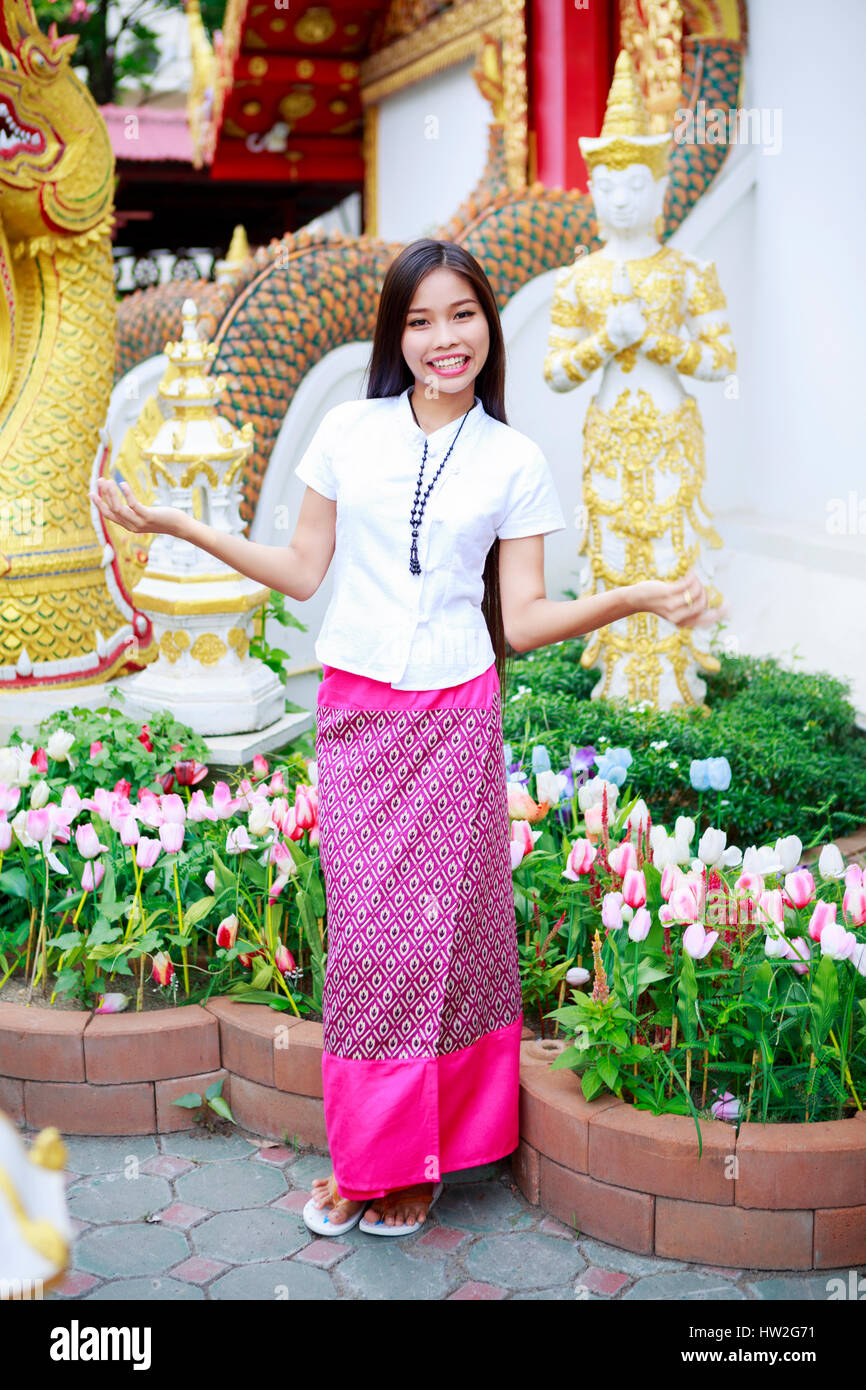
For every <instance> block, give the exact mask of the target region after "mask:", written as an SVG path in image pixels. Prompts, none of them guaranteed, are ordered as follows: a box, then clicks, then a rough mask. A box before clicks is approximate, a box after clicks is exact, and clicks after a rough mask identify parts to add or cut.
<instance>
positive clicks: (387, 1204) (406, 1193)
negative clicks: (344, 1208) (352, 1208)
mask: <svg viewBox="0 0 866 1390" xmlns="http://www.w3.org/2000/svg"><path fill="white" fill-rule="evenodd" d="M428 1186H429V1184H427V1183H416V1184H415V1186H414V1187H402V1188H399V1189H398V1190H397V1191H396V1192H387V1193H386V1194H385V1196H384V1197H375V1198H373V1199H372V1201H371V1204H370V1205H371V1206H377V1207H381V1209H382V1215H381V1216H380V1218H379V1220H378V1221H368V1220H367V1216H366V1213H365V1215H364V1219H363V1221H362V1222H361V1225H360V1227H359V1230H362V1231H369V1233H370V1235H373V1236H408V1235H411V1234H412V1232H413V1231H420V1229H421V1227H422V1226H423V1225H425V1224H426V1221H413V1222H412V1224H411V1225H406V1224H405V1223H404V1224H403V1225H401V1226H388V1225H386V1223H385V1217H386V1216H387V1215H388V1213H389V1212H392V1211H394V1210H395V1208H397V1207H399V1206H402V1205H403V1204H404V1202H405V1201H406V1198H407V1197H420V1198H421V1199H422V1200H426V1202H427V1212H426V1213H425V1218H426V1215H427V1213H429V1211H430V1208H431V1207H432V1205H433V1203H434V1202H435V1201H436V1199H437V1197H439V1196H440V1195H441V1193H442V1188H443V1186H444V1184H443V1183H441V1182H437V1183H436V1185H435V1187H434V1188H433V1191H432V1192H428V1191H425V1188H426V1187H428Z"/></svg>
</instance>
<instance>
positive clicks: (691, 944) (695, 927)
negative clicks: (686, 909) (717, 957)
mask: <svg viewBox="0 0 866 1390" xmlns="http://www.w3.org/2000/svg"><path fill="white" fill-rule="evenodd" d="M718 939H719V933H718V932H717V931H705V930H704V928H703V927H702V925H701V923H700V922H692V924H691V926H690V927H686V929H685V931H684V932H683V950H684V951H688V953H689V955H690V956H691V957H692V959H693V960H703V958H704V956H706V955H708V954H709V952H710V951H711V950H712V948H713V946H714V945H715V943H716V942H717V941H718Z"/></svg>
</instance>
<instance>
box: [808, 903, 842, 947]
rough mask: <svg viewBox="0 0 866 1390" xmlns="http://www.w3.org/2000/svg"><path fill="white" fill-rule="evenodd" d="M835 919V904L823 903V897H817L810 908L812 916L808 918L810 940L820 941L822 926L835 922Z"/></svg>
mask: <svg viewBox="0 0 866 1390" xmlns="http://www.w3.org/2000/svg"><path fill="white" fill-rule="evenodd" d="M835 921H836V904H835V903H825V902H824V900H823V898H819V899H818V901H817V902H816V904H815V906H814V908H813V909H812V916H811V917H810V918H809V935H810V936H811V938H812V940H813V941H820V940H821V933H822V931H823V930H824V928H825V927H828V926H830V925H831V924H835Z"/></svg>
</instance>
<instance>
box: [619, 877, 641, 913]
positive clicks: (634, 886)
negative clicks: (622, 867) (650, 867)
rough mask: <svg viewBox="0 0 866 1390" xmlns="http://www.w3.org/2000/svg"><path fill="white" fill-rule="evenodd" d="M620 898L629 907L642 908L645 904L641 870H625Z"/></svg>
mask: <svg viewBox="0 0 866 1390" xmlns="http://www.w3.org/2000/svg"><path fill="white" fill-rule="evenodd" d="M622 898H623V902H624V903H626V904H627V905H628V906H629V907H643V905H644V903H645V902H646V879H645V878H644V876H643V869H626V872H625V876H624V878H623V881H622Z"/></svg>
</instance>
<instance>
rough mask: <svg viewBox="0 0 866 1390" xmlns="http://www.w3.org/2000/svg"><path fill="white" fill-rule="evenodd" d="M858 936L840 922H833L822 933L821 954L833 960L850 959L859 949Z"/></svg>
mask: <svg viewBox="0 0 866 1390" xmlns="http://www.w3.org/2000/svg"><path fill="white" fill-rule="evenodd" d="M857 945H858V942H857V938H856V936H855V935H854V933H853V932H852V931H846V930H845V928H844V927H843V926H842V924H841V923H840V922H831V923H830V924H829V925H828V926H826V927H825V928H824V930H823V931H822V933H821V955H822V956H832V958H833V960H848V958H849V957H850V956H852V955H853V954H854V951H855V950H856V949H857Z"/></svg>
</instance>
